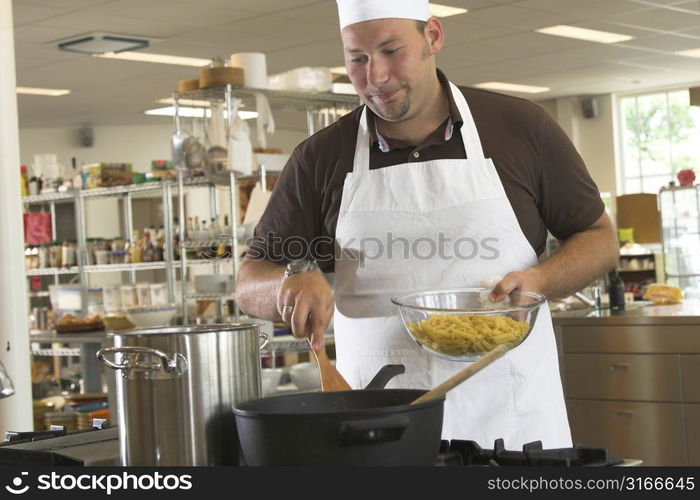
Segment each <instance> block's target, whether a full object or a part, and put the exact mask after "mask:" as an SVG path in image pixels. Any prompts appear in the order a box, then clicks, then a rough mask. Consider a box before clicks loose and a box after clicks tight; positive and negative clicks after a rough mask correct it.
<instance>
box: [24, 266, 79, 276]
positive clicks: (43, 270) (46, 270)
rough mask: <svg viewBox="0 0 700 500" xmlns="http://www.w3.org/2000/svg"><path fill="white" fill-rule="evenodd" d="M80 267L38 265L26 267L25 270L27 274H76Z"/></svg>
mask: <svg viewBox="0 0 700 500" xmlns="http://www.w3.org/2000/svg"><path fill="white" fill-rule="evenodd" d="M79 272H80V268H79V267H78V266H72V267H40V268H36V269H27V270H26V271H25V273H26V275H27V276H52V275H54V274H78V273H79Z"/></svg>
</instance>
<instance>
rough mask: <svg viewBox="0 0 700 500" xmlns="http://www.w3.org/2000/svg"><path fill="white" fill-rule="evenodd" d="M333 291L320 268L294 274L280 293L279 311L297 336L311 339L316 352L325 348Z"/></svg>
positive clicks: (283, 285)
mask: <svg viewBox="0 0 700 500" xmlns="http://www.w3.org/2000/svg"><path fill="white" fill-rule="evenodd" d="M334 307H335V300H334V298H333V290H332V289H331V287H330V286H329V285H328V282H327V281H326V278H324V276H323V274H322V273H320V272H319V271H309V272H302V273H298V274H293V275H292V276H290V277H289V278H287V279H285V280H283V281H282V283H281V284H280V287H279V290H278V292H277V310H278V311H279V313H280V316H281V317H282V321H284V322H285V323H287V324H288V325H290V326H291V327H292V333H293V334H294V336H295V337H299V338H306V337H308V338H309V339H310V341H311V348H312V349H313V350H314V351H318V350H320V349H323V336H324V334H325V332H326V328H328V325H329V324H330V322H331V319H332V318H333V311H334Z"/></svg>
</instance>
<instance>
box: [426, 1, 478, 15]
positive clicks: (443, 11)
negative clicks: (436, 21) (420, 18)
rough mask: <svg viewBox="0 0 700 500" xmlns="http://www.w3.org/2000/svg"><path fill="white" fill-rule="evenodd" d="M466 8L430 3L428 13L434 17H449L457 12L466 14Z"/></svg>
mask: <svg viewBox="0 0 700 500" xmlns="http://www.w3.org/2000/svg"><path fill="white" fill-rule="evenodd" d="M467 12H469V11H468V10H467V9H462V8H460V7H451V6H449V5H440V4H439V3H431V4H430V15H431V16H435V17H450V16H456V15H458V14H466V13H467Z"/></svg>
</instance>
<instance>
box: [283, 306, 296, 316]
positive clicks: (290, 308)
mask: <svg viewBox="0 0 700 500" xmlns="http://www.w3.org/2000/svg"><path fill="white" fill-rule="evenodd" d="M293 310H294V306H283V307H282V315H283V316H284V315H285V314H292V311H293Z"/></svg>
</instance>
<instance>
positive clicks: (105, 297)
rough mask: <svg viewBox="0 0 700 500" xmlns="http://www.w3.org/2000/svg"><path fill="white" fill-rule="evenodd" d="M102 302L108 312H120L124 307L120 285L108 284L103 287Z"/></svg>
mask: <svg viewBox="0 0 700 500" xmlns="http://www.w3.org/2000/svg"><path fill="white" fill-rule="evenodd" d="M102 303H103V305H104V308H105V311H107V312H108V313H111V312H118V311H120V310H121V308H122V296H121V286H120V285H107V286H105V287H104V288H102Z"/></svg>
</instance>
